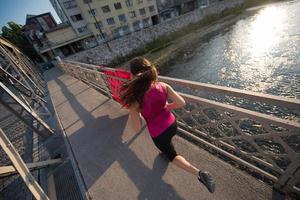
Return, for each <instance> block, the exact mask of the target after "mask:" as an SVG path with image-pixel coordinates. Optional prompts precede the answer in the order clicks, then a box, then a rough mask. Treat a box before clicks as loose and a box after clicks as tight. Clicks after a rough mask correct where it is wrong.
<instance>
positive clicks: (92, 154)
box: [45, 68, 274, 200]
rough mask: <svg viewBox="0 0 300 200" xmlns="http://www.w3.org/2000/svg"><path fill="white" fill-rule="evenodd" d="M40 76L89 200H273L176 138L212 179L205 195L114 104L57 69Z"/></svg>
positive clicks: (261, 186)
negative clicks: (211, 190) (212, 186)
mask: <svg viewBox="0 0 300 200" xmlns="http://www.w3.org/2000/svg"><path fill="white" fill-rule="evenodd" d="M45 77H46V79H47V82H48V88H49V92H50V96H51V99H52V102H53V105H54V107H55V109H56V112H57V115H58V118H59V119H60V121H61V124H62V126H63V129H64V131H65V133H66V135H67V137H68V139H69V141H70V144H71V147H72V150H73V152H74V154H75V159H76V160H77V162H78V163H77V164H78V168H79V170H80V172H81V174H82V176H83V179H84V182H85V185H86V187H87V190H88V192H89V194H90V196H91V197H92V199H116V200H119V199H130V200H132V199H155V200H156V199H164V200H165V199H170V200H176V199H189V200H192V199H197V200H199V199H210V200H211V199H216V200H220V199H230V200H234V199H237V200H240V199H272V188H271V187H270V186H268V185H266V184H265V183H263V182H261V181H258V180H256V179H255V178H253V177H252V176H250V175H248V174H246V173H244V172H242V171H240V170H238V169H236V168H234V167H232V166H231V165H230V164H228V163H225V162H223V161H222V160H220V159H218V158H216V157H214V156H212V155H211V154H210V153H208V152H206V151H205V150H203V149H201V148H199V147H197V146H195V145H194V144H191V143H189V142H187V141H186V140H184V139H182V138H180V137H177V136H175V137H174V143H175V147H176V149H177V151H178V153H180V154H182V155H183V156H184V157H186V158H187V159H188V160H189V161H191V162H192V163H194V164H195V165H196V166H198V167H199V168H201V169H204V170H208V171H210V172H211V173H212V174H213V176H214V177H215V179H216V182H217V185H216V191H215V193H214V194H210V193H209V192H208V191H207V190H206V189H205V187H204V186H203V185H201V184H199V182H198V180H197V179H196V178H195V177H193V176H192V175H190V174H187V173H186V172H184V171H182V170H180V169H178V168H176V167H175V166H173V165H172V164H170V163H168V162H167V161H166V160H165V159H164V158H163V157H161V156H159V152H158V150H157V149H156V148H155V146H154V145H153V143H152V140H151V138H150V136H149V135H148V133H147V131H146V130H144V131H142V132H141V133H138V134H135V133H134V132H133V131H132V130H131V128H130V124H129V122H128V114H127V111H126V110H125V109H121V107H120V106H119V105H118V104H117V103H115V102H113V101H112V100H109V99H108V98H107V97H105V96H103V95H101V94H100V93H98V92H97V91H95V90H94V89H92V88H90V87H88V86H87V85H85V84H84V83H82V82H80V81H78V80H76V79H74V78H72V77H70V76H68V75H64V74H62V73H61V72H60V71H59V70H58V69H56V68H54V69H51V70H48V71H47V72H46V74H45ZM273 198H274V196H273Z"/></svg>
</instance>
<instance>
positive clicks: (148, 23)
mask: <svg viewBox="0 0 300 200" xmlns="http://www.w3.org/2000/svg"><path fill="white" fill-rule="evenodd" d="M143 25H144V27H148V26H150V25H151V24H150V20H149V18H145V19H143Z"/></svg>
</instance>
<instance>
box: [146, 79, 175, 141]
mask: <svg viewBox="0 0 300 200" xmlns="http://www.w3.org/2000/svg"><path fill="white" fill-rule="evenodd" d="M167 98H168V97H167V91H166V88H165V87H164V86H163V85H162V84H161V83H159V82H155V83H153V84H152V85H151V88H150V89H149V90H148V91H147V92H146V93H145V95H144V101H143V106H142V109H141V110H142V111H141V114H142V116H143V117H144V119H145V120H146V123H147V127H148V130H149V133H150V135H151V137H152V138H155V137H157V136H159V135H160V134H161V133H163V132H164V131H165V130H166V129H167V128H168V127H169V126H171V125H172V124H173V123H174V122H175V116H174V115H173V114H172V113H171V112H170V111H169V110H168V109H166V108H165V105H166V103H167Z"/></svg>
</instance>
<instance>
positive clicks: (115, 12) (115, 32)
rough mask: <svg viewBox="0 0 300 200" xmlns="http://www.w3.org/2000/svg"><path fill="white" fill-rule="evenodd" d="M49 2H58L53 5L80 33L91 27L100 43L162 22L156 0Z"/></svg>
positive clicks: (63, 0)
mask: <svg viewBox="0 0 300 200" xmlns="http://www.w3.org/2000/svg"><path fill="white" fill-rule="evenodd" d="M50 2H51V3H52V5H56V6H53V7H54V9H55V10H56V12H58V13H61V15H65V16H66V18H67V19H68V21H69V22H70V24H71V25H72V27H73V28H74V30H75V31H76V32H77V33H79V32H81V31H87V32H88V31H90V32H91V33H92V34H93V35H94V36H95V37H96V38H97V40H98V42H99V43H101V42H103V41H107V40H111V39H114V38H118V37H121V36H123V35H126V34H128V33H130V32H134V31H137V30H140V29H142V28H145V27H148V26H151V25H155V24H157V23H159V17H158V10H157V6H156V0H101V1H99V0H50ZM57 5H58V6H57ZM60 10H61V11H60ZM59 15H60V14H59ZM63 17H64V16H62V18H63Z"/></svg>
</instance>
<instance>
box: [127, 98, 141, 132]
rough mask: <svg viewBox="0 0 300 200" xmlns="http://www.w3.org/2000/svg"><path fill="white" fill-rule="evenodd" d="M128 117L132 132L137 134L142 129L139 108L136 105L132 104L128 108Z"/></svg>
mask: <svg viewBox="0 0 300 200" xmlns="http://www.w3.org/2000/svg"><path fill="white" fill-rule="evenodd" d="M129 116H130V119H131V124H132V127H133V130H134V131H136V132H138V131H139V130H141V128H142V119H141V115H140V108H139V104H138V103H134V104H132V105H131V106H130V107H129Z"/></svg>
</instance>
